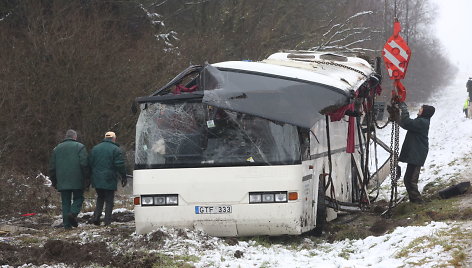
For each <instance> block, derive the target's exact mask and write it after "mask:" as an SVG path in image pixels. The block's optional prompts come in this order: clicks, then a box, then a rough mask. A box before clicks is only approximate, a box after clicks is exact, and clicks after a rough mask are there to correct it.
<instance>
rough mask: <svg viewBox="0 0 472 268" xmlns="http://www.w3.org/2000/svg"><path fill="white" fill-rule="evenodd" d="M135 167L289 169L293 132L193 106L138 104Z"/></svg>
mask: <svg viewBox="0 0 472 268" xmlns="http://www.w3.org/2000/svg"><path fill="white" fill-rule="evenodd" d="M135 160H136V168H137V169H140V168H141V169H143V168H172V167H199V166H234V165H236V166H238V165H239V166H240V165H289V164H296V163H299V162H300V143H299V135H298V130H297V127H295V126H293V125H289V124H276V123H274V122H272V121H269V120H266V119H262V118H259V117H255V116H251V115H247V114H242V113H237V112H232V111H228V110H223V109H219V108H216V107H212V106H208V105H206V104H202V103H200V102H198V103H191V102H185V103H173V104H163V103H153V104H150V103H148V104H142V111H141V114H140V116H139V119H138V122H137V125H136V159H135Z"/></svg>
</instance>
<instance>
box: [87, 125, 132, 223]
mask: <svg viewBox="0 0 472 268" xmlns="http://www.w3.org/2000/svg"><path fill="white" fill-rule="evenodd" d="M89 164H90V168H91V169H92V187H94V188H95V190H96V191H97V205H96V208H95V212H94V213H93V217H92V223H93V224H95V225H100V217H101V216H102V211H103V205H104V203H105V220H104V223H105V225H109V224H110V223H111V214H112V212H113V202H114V199H115V191H116V189H117V184H118V176H121V185H122V186H123V187H125V186H126V183H127V179H126V168H125V161H124V158H123V152H122V151H121V149H120V147H119V145H118V144H117V143H116V134H115V133H114V132H107V133H105V139H104V140H103V141H102V142H101V143H99V144H97V145H95V147H93V149H92V152H91V153H90V158H89Z"/></svg>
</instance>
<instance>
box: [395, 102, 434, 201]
mask: <svg viewBox="0 0 472 268" xmlns="http://www.w3.org/2000/svg"><path fill="white" fill-rule="evenodd" d="M399 108H400V110H401V116H400V122H399V125H400V126H401V127H402V128H404V129H405V130H407V133H406V136H405V141H404V142H403V145H402V150H401V152H400V156H399V157H398V161H400V162H404V163H407V164H408V165H407V168H406V171H405V176H404V177H403V181H404V183H405V187H406V190H407V192H408V196H409V198H410V202H412V203H422V202H423V199H422V198H421V194H420V192H419V191H418V178H419V176H420V170H421V167H422V166H423V165H424V162H425V161H426V156H427V155H428V150H429V143H428V132H429V121H430V118H431V117H432V116H433V114H434V112H435V108H434V107H433V106H429V105H423V106H421V108H420V110H419V112H418V117H417V118H415V119H411V118H410V114H409V113H408V107H407V106H406V104H405V103H404V102H401V103H400V104H399Z"/></svg>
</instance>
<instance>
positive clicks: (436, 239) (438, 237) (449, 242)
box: [395, 227, 472, 267]
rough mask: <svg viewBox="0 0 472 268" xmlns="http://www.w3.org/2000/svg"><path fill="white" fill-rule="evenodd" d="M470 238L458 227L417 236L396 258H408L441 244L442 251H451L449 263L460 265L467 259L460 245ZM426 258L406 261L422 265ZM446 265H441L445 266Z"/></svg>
mask: <svg viewBox="0 0 472 268" xmlns="http://www.w3.org/2000/svg"><path fill="white" fill-rule="evenodd" d="M471 239H472V234H470V233H467V232H464V231H463V230H462V229H461V228H459V227H454V228H452V229H449V230H447V231H439V232H437V233H435V234H434V235H430V236H422V237H418V238H416V239H415V240H413V241H411V242H410V243H409V244H408V246H406V247H405V248H403V249H402V250H401V251H400V252H398V253H397V254H396V255H395V257H396V258H408V257H409V256H410V255H411V254H414V253H416V252H420V251H426V252H427V251H430V250H431V249H432V248H434V247H435V246H438V245H439V246H441V247H442V248H443V251H444V252H451V253H450V254H451V259H450V260H449V261H448V264H449V265H452V266H454V267H462V266H463V264H464V261H465V260H466V259H467V254H466V252H465V249H464V248H463V247H462V246H461V245H462V244H464V243H467V242H468V241H470V240H471ZM427 262H428V260H427V259H426V258H423V259H421V260H420V261H416V262H408V264H410V265H424V264H425V263H427ZM446 266H448V265H441V266H440V267H446ZM435 267H438V266H435Z"/></svg>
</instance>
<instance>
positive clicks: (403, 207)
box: [393, 198, 472, 225]
mask: <svg viewBox="0 0 472 268" xmlns="http://www.w3.org/2000/svg"><path fill="white" fill-rule="evenodd" d="M457 202H458V198H450V199H432V200H430V201H428V202H425V203H424V204H421V205H418V204H412V203H409V202H404V203H401V204H400V205H398V207H396V208H395V209H394V210H393V219H407V218H411V219H413V224H416V225H423V224H425V223H427V222H430V221H432V220H433V221H445V220H466V219H472V208H460V206H458V205H457Z"/></svg>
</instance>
